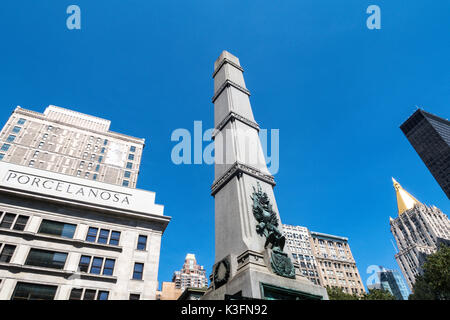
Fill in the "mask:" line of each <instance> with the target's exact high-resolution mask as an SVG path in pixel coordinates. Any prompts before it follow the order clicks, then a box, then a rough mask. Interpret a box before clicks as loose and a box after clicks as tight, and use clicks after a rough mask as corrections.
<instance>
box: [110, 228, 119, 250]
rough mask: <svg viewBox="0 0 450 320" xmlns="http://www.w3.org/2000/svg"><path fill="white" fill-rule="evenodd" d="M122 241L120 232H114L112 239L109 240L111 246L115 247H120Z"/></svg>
mask: <svg viewBox="0 0 450 320" xmlns="http://www.w3.org/2000/svg"><path fill="white" fill-rule="evenodd" d="M119 240H120V232H119V231H113V232H111V239H109V244H112V245H114V246H118V245H119Z"/></svg>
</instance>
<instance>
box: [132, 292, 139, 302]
mask: <svg viewBox="0 0 450 320" xmlns="http://www.w3.org/2000/svg"><path fill="white" fill-rule="evenodd" d="M139 299H141V295H140V294H138V293H131V294H130V300H139Z"/></svg>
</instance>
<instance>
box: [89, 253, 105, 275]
mask: <svg viewBox="0 0 450 320" xmlns="http://www.w3.org/2000/svg"><path fill="white" fill-rule="evenodd" d="M102 264H103V259H102V258H98V257H94V260H92V266H91V271H90V273H93V274H100V273H101V271H102Z"/></svg>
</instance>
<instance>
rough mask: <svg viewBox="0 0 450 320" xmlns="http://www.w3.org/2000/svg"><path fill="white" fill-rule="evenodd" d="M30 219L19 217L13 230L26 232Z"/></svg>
mask: <svg viewBox="0 0 450 320" xmlns="http://www.w3.org/2000/svg"><path fill="white" fill-rule="evenodd" d="M28 218H29V217H27V216H19V217H18V218H17V220H16V223H15V224H14V227H13V229H14V230H19V231H23V230H25V227H26V225H27V222H28Z"/></svg>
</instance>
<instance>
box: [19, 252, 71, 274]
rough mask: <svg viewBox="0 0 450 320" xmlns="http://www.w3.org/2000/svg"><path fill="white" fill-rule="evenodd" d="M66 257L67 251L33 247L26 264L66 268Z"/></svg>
mask: <svg viewBox="0 0 450 320" xmlns="http://www.w3.org/2000/svg"><path fill="white" fill-rule="evenodd" d="M66 259H67V253H63V252H54V251H47V250H41V249H31V250H30V253H29V254H28V257H27V260H26V261H25V264H26V265H28V266H37V267H45V268H53V269H64V265H65V264H66Z"/></svg>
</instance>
